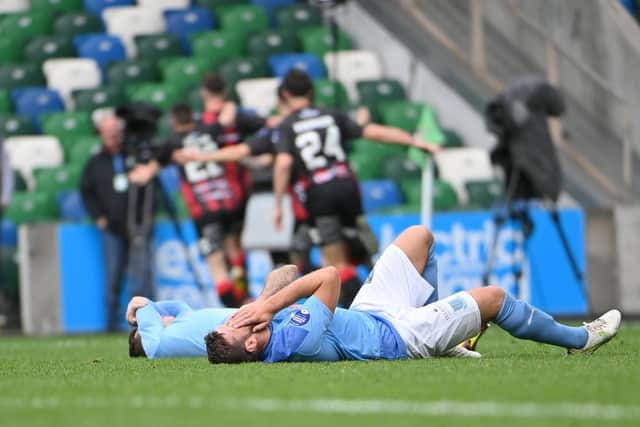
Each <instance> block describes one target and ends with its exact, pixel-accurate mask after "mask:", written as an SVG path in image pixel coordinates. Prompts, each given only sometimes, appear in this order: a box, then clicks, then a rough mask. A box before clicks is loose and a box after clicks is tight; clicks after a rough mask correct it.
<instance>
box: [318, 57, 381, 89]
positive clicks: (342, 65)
mask: <svg viewBox="0 0 640 427" xmlns="http://www.w3.org/2000/svg"><path fill="white" fill-rule="evenodd" d="M324 65H325V66H326V67H327V70H328V72H329V78H332V79H335V78H336V76H337V78H338V80H340V81H341V82H342V84H343V85H344V86H345V88H346V89H347V92H349V98H350V99H358V90H357V89H356V82H358V81H360V80H378V79H381V78H382V65H381V64H380V60H379V59H378V56H377V55H376V54H375V53H374V52H371V51H368V50H343V51H340V52H329V53H326V54H325V55H324Z"/></svg>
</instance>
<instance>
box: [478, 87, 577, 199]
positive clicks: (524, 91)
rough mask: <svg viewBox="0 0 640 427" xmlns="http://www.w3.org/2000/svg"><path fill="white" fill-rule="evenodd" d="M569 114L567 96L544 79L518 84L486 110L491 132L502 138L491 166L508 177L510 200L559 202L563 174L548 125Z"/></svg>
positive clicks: (496, 99)
mask: <svg viewBox="0 0 640 427" xmlns="http://www.w3.org/2000/svg"><path fill="white" fill-rule="evenodd" d="M564 109H565V105H564V98H563V96H562V94H561V93H560V92H559V91H558V90H557V89H556V88H554V87H553V86H552V85H551V84H549V83H548V82H547V81H545V80H544V79H541V78H539V77H526V78H522V79H520V80H518V81H516V82H515V83H514V84H512V85H511V86H509V87H508V88H507V89H506V90H505V91H504V92H503V93H501V94H500V95H498V96H497V97H496V98H495V99H493V100H492V101H491V102H489V104H488V105H487V109H486V111H485V120H486V124H487V128H488V129H489V131H491V132H492V133H494V134H495V135H496V136H497V137H498V145H497V146H496V147H495V148H494V149H493V151H492V152H491V161H492V162H493V163H494V164H497V165H498V166H500V167H502V168H503V169H504V171H505V175H506V180H507V187H508V188H510V189H512V193H513V194H509V195H508V196H510V197H512V198H513V199H546V198H549V199H551V200H553V201H556V200H557V199H558V197H559V195H560V189H561V181H562V173H561V168H560V162H559V160H558V155H557V153H556V149H555V146H554V144H553V140H552V138H551V133H550V131H549V127H548V123H547V120H548V118H549V117H559V116H561V115H562V114H563V113H564ZM515 176H517V179H516V180H514V177H515ZM511 184H513V185H511Z"/></svg>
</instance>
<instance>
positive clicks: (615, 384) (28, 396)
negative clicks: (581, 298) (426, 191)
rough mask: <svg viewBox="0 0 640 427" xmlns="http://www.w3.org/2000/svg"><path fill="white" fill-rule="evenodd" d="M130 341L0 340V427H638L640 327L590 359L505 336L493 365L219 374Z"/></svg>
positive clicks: (447, 362)
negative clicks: (133, 353) (152, 353)
mask: <svg viewBox="0 0 640 427" xmlns="http://www.w3.org/2000/svg"><path fill="white" fill-rule="evenodd" d="M126 341H127V340H126V336H125V335H103V336H74V337H57V338H42V339H33V338H23V337H0V425H1V426H6V427H13V426H109V427H115V426H124V425H131V426H136V427H137V426H164V425H167V426H169V425H171V426H179V427H186V426H192V425H207V426H247V425H259V426H303V427H307V426H323V427H339V426H400V425H402V426H404V425H416V426H456V425H464V426H474V427H475V426H485V425H487V426H488V425H491V426H501V425H503V426H549V425H553V426H558V425H567V426H581V427H582V426H602V425H605V426H609V425H611V426H614V425H615V426H638V425H640V358H639V357H638V348H639V347H640V324H633V323H628V324H626V325H624V324H623V328H622V329H621V330H620V333H619V335H618V337H617V338H616V339H615V340H614V341H613V342H611V343H609V344H608V345H606V346H605V347H603V348H601V349H600V350H599V351H598V352H597V353H595V354H594V355H592V356H584V355H580V356H578V357H568V356H566V355H565V353H564V352H563V350H562V349H559V348H553V347H548V346H543V345H540V344H536V343H532V342H525V341H518V340H516V339H513V338H511V337H510V336H508V335H507V334H506V333H504V332H502V331H500V330H499V329H498V328H497V327H493V328H491V329H490V330H489V331H488V332H487V334H486V336H485V337H483V339H482V341H481V342H480V346H479V350H480V351H482V353H483V354H484V357H483V359H481V360H461V359H434V360H408V361H396V362H387V361H379V362H344V363H333V364H330V363H313V364H311V363H308V364H293V363H292V364H286V363H285V364H276V365H267V364H250V365H235V366H212V365H209V364H208V362H207V361H206V360H204V359H198V360H195V359H194V360H185V359H183V360H156V361H149V360H130V359H129V358H128V357H127V344H126Z"/></svg>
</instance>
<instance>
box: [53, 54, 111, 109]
mask: <svg viewBox="0 0 640 427" xmlns="http://www.w3.org/2000/svg"><path fill="white" fill-rule="evenodd" d="M42 69H43V70H44V74H45V76H46V78H47V86H48V87H49V88H51V89H55V90H57V91H58V93H59V94H60V96H62V98H63V99H64V103H65V105H66V106H67V109H72V108H73V97H72V96H71V95H72V93H73V91H74V90H78V89H93V88H95V87H97V86H99V85H100V82H101V80H102V77H101V74H100V69H99V68H98V65H97V64H96V62H95V61H94V60H93V59H81V58H64V59H48V60H47V61H45V63H44V64H43V65H42Z"/></svg>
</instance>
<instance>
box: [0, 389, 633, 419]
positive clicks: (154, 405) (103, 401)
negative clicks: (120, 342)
mask: <svg viewBox="0 0 640 427" xmlns="http://www.w3.org/2000/svg"><path fill="white" fill-rule="evenodd" d="M110 408H122V409H210V408H222V409H230V410H239V411H247V410H253V411H258V412H291V413H301V412H306V413H309V412H311V413H332V414H350V415H378V414H387V415H398V416H403V415H410V416H422V417H434V416H448V417H452V416H453V417H455V416H457V417H513V418H573V419H593V420H600V421H617V420H627V419H629V420H630V419H634V420H637V419H638V418H640V406H638V405H602V404H598V403H569V402H559V403H543V402H536V403H533V402H497V401H480V402H465V401H452V400H439V401H426V402H418V401H409V400H342V399H310V400H284V399H262V398H246V399H222V400H217V399H211V398H203V397H199V396H191V397H189V396H178V395H167V396H158V397H156V396H135V397H133V398H131V397H108V396H95V397H79V398H73V399H60V398H58V397H31V398H11V397H0V409H110Z"/></svg>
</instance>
